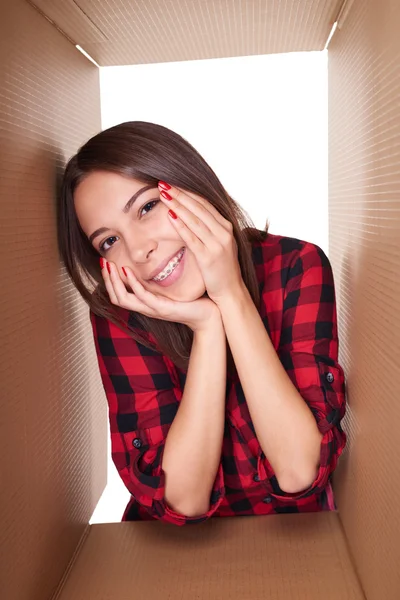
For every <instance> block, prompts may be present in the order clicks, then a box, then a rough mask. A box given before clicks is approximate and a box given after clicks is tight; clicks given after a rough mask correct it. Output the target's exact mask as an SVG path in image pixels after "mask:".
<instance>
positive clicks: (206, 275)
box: [159, 182, 244, 304]
mask: <svg viewBox="0 0 400 600" xmlns="http://www.w3.org/2000/svg"><path fill="white" fill-rule="evenodd" d="M167 186H168V189H166V188H167ZM159 190H160V198H161V200H162V202H163V203H164V204H165V205H166V206H167V207H168V208H169V209H170V210H172V211H173V213H175V215H176V216H177V218H176V219H175V218H173V216H172V215H171V214H170V213H168V215H169V219H170V221H171V222H172V223H173V226H174V227H175V229H176V231H177V232H178V233H179V235H180V236H181V238H182V240H183V241H184V242H185V245H186V246H187V248H189V250H190V251H191V252H193V254H194V256H195V258H196V260H197V264H198V266H199V269H200V272H201V274H202V276H203V279H204V283H205V286H206V290H207V293H208V296H209V297H210V298H211V300H213V302H215V303H216V304H218V302H220V301H222V300H223V299H225V298H226V297H228V296H231V295H232V294H235V293H236V292H237V291H238V290H239V289H240V288H242V287H243V286H244V282H243V279H242V274H241V271H240V265H239V262H238V249H237V244H236V240H235V238H234V236H233V226H232V224H231V222H230V221H227V219H225V218H224V217H223V216H222V215H221V214H220V213H219V212H218V211H217V209H216V208H214V206H212V204H210V202H208V201H207V200H205V199H204V198H202V197H201V196H198V195H197V194H193V193H192V192H186V191H185V192H184V191H182V190H180V189H179V188H175V187H169V185H168V184H167V185H165V183H164V182H160V183H159ZM168 197H169V198H171V199H168Z"/></svg>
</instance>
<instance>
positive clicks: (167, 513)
mask: <svg viewBox="0 0 400 600" xmlns="http://www.w3.org/2000/svg"><path fill="white" fill-rule="evenodd" d="M253 261H254V265H255V268H256V272H257V278H258V281H259V286H260V292H261V305H260V308H259V312H260V316H261V318H262V321H263V323H264V326H265V327H266V329H267V331H268V334H269V336H270V338H271V340H272V342H273V345H274V348H275V350H276V352H277V353H278V356H279V358H280V360H281V362H282V364H283V366H284V368H285V370H286V372H287V374H288V375H289V377H290V379H291V380H292V382H293V383H294V385H295V386H296V388H297V389H298V391H299V392H300V394H301V396H302V397H303V399H304V401H305V402H306V403H307V404H308V406H309V407H310V410H311V411H312V413H313V415H314V417H315V419H316V421H317V423H318V428H319V430H320V432H321V433H322V434H323V439H322V443H321V457H320V467H319V472H318V475H317V478H316V480H315V481H314V482H313V484H312V485H311V486H310V487H309V488H308V489H306V490H304V491H301V492H299V493H296V494H288V493H285V492H283V491H282V490H281V489H280V487H279V484H278V481H277V479H276V477H275V474H274V471H273V469H272V467H271V465H270V463H269V461H268V457H266V456H265V455H264V453H263V451H262V449H261V447H260V444H259V442H258V440H257V438H256V435H255V430H254V426H253V423H252V421H251V418H250V414H249V411H248V408H247V404H246V399H245V397H244V394H243V390H242V387H241V385H240V380H239V378H238V377H237V375H236V378H235V377H232V378H231V379H229V378H228V381H227V391H226V420H225V432H224V438H223V444H222V449H221V450H222V454H221V462H220V466H219V469H218V473H217V476H216V480H215V483H214V487H213V490H212V494H211V498H210V509H209V511H208V512H207V514H205V515H203V516H201V517H196V518H188V517H185V516H183V515H180V514H178V513H176V512H174V511H173V510H172V509H171V508H170V507H169V506H168V505H167V504H166V502H165V499H164V489H165V476H164V473H163V470H162V458H163V450H164V444H165V440H166V437H167V435H168V430H169V427H170V425H171V423H172V421H173V419H174V417H175V415H176V412H177V410H178V407H179V402H180V400H181V398H182V394H183V388H184V384H185V377H186V373H185V372H183V371H182V370H180V369H178V368H177V367H176V366H175V365H174V364H173V363H172V361H171V360H170V359H169V358H168V357H167V356H165V355H162V354H161V353H158V352H156V351H153V350H149V349H148V348H146V347H144V346H143V345H142V344H140V343H137V342H136V341H134V340H133V339H132V338H130V337H129V336H128V335H127V334H125V333H124V332H122V330H121V329H119V328H118V327H116V326H115V325H113V324H112V323H110V322H109V321H107V320H105V319H103V318H99V317H97V316H96V315H94V314H93V313H92V312H91V313H90V316H91V322H92V326H93V333H94V340H95V346H96V351H97V356H98V361H99V367H100V373H101V377H102V381H103V385H104V389H105V393H106V396H107V401H108V406H109V419H110V430H111V446H112V458H113V461H114V464H115V466H116V468H117V470H118V472H119V474H120V476H121V478H122V480H123V482H124V484H125V485H126V487H127V489H128V490H129V492H130V493H131V495H132V497H131V500H130V501H129V503H128V505H127V507H126V509H125V511H124V514H123V516H122V521H133V520H147V519H162V520H164V521H167V522H170V523H175V524H177V525H183V524H186V523H198V522H201V521H203V520H205V519H207V518H209V517H211V516H219V517H222V516H233V515H266V514H277V513H297V512H314V511H320V510H334V509H335V508H336V506H335V502H334V498H333V494H332V488H331V475H332V472H333V471H334V469H335V467H336V464H337V460H338V458H339V456H340V454H341V453H342V451H343V448H344V446H345V443H346V435H345V433H344V432H343V430H342V428H341V425H340V421H341V419H342V418H343V416H344V413H345V378H344V373H343V369H342V368H341V366H340V365H339V364H338V362H337V360H338V336H337V321H336V319H337V315H336V300H335V289H334V281H333V274H332V269H331V265H330V262H329V260H328V258H327V257H326V255H325V253H324V252H323V251H322V250H321V249H320V248H319V247H318V246H316V245H315V244H312V243H309V242H305V241H301V240H298V239H295V238H289V237H284V236H278V235H272V234H268V235H267V237H266V240H265V241H264V242H261V243H260V242H257V243H254V244H253ZM126 313H127V315H128V316H129V315H130V318H133V317H134V315H133V313H129V311H126ZM149 339H151V338H149ZM153 341H154V340H153ZM265 402H266V403H267V402H268V396H266V398H265Z"/></svg>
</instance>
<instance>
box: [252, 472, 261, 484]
mask: <svg viewBox="0 0 400 600" xmlns="http://www.w3.org/2000/svg"><path fill="white" fill-rule="evenodd" d="M253 481H255V482H256V483H258V482H259V481H260V476H259V475H258V473H256V474H255V475H254V477H253Z"/></svg>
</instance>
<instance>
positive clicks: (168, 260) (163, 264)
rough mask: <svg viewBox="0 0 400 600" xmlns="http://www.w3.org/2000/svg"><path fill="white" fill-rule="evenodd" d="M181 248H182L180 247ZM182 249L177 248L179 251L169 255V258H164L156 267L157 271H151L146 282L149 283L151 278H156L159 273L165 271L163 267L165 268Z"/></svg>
mask: <svg viewBox="0 0 400 600" xmlns="http://www.w3.org/2000/svg"><path fill="white" fill-rule="evenodd" d="M182 248H183V246H182ZM182 248H179V250H177V251H176V252H174V253H173V254H171V256H170V257H169V258H166V259H165V260H163V261H162V262H161V263H160V264H159V265H158V267H157V269H154V271H152V272H151V273H150V276H149V278H148V279H147V281H150V280H151V279H153V277H156V276H157V275H158V274H159V273H161V271H163V270H164V269H165V267H166V266H167V264H168V263H169V262H170V261H171V260H172V259H173V258H174V257H175V256H177V255H178V254H179V252H180V251H181V250H182Z"/></svg>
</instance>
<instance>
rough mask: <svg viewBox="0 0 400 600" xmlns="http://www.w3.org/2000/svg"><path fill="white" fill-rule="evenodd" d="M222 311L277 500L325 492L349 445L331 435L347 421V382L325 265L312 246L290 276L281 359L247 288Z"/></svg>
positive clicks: (340, 436)
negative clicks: (276, 484) (341, 419)
mask: <svg viewBox="0 0 400 600" xmlns="http://www.w3.org/2000/svg"><path fill="white" fill-rule="evenodd" d="M299 273H300V274H299ZM219 308H220V310H221V314H222V318H223V322H224V327H225V331H226V335H227V338H228V342H229V344H230V347H231V349H232V354H233V357H234V360H235V364H236V367H237V370H238V375H239V378H240V381H241V384H242V387H243V391H244V394H245V397H246V401H247V404H248V408H249V412H250V415H251V417H252V420H253V424H254V428H255V430H256V434H257V437H258V440H259V443H260V446H261V448H262V450H263V452H264V454H265V457H267V458H266V462H267V463H268V464H267V469H266V470H267V472H268V471H269V474H270V475H271V474H275V475H276V478H277V480H278V482H279V488H280V490H281V491H283V493H282V494H280V495H282V496H283V495H285V494H290V495H291V496H294V495H295V494H298V493H299V492H301V491H302V490H304V489H305V488H310V489H316V487H317V486H320V487H323V486H324V485H325V484H326V482H327V479H328V477H329V474H330V473H331V472H332V470H333V469H334V468H335V466H336V461H337V458H338V455H339V454H340V453H341V451H342V450H343V446H344V441H345V436H344V434H343V432H341V430H340V431H339V430H338V429H335V430H333V429H334V425H336V424H337V422H338V418H339V416H340V417H343V415H344V377H343V371H342V369H341V367H340V366H339V365H338V364H337V362H336V361H337V352H338V340H337V330H336V306H335V297H334V286H333V276H332V271H331V267H330V264H329V261H328V259H327V258H326V257H325V255H322V254H321V251H320V250H318V249H317V247H316V246H313V245H311V244H308V245H306V246H305V249H304V253H303V256H301V257H299V258H298V261H297V262H296V265H295V266H294V267H293V269H292V270H291V273H289V275H288V282H287V285H286V288H285V299H284V306H283V317H282V337H281V348H280V351H279V356H278V354H277V353H276V351H275V349H274V347H273V344H272V342H271V340H270V338H269V336H268V333H267V331H266V329H265V327H264V324H263V322H262V320H261V317H260V315H259V313H258V311H257V309H256V307H255V306H254V303H253V301H252V299H251V297H250V295H249V293H248V291H247V289H242V290H241V292H240V293H238V294H237V295H235V296H234V297H231V298H228V299H227V300H225V301H224V303H222V304H220V305H219ZM239 332H240V333H239ZM328 373H330V375H328ZM332 375H333V376H334V381H333V382H330V379H331V377H332ZM310 489H309V490H308V491H310Z"/></svg>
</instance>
